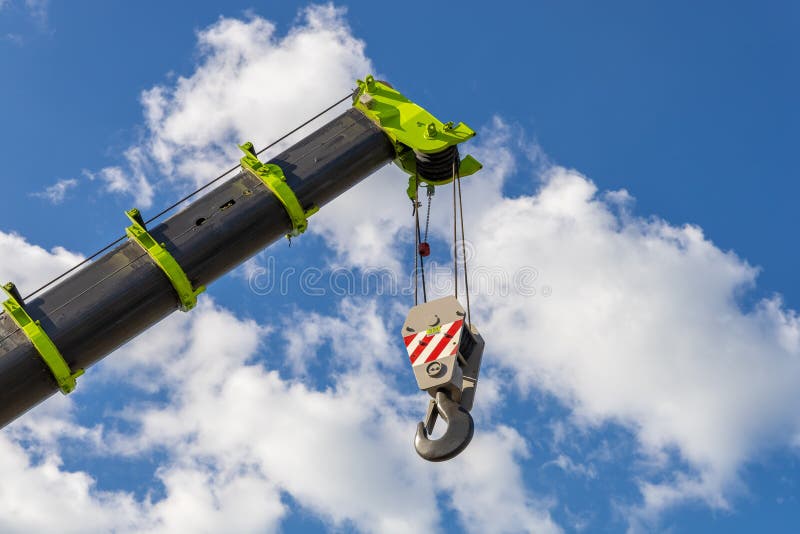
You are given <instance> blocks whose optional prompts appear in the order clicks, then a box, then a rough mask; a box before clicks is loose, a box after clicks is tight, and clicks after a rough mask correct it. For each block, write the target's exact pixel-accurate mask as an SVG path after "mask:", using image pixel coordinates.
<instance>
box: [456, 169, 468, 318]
mask: <svg viewBox="0 0 800 534" xmlns="http://www.w3.org/2000/svg"><path fill="white" fill-rule="evenodd" d="M455 174H456V177H455V182H458V212H459V214H460V216H461V254H462V256H463V258H462V259H463V261H464V294H465V295H466V296H467V324H468V325H469V327H470V328H472V310H471V309H470V304H469V271H467V238H466V237H465V236H464V202H463V201H462V199H461V175H460V174H459V173H458V170H456V171H455Z"/></svg>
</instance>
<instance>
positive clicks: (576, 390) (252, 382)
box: [0, 0, 800, 533]
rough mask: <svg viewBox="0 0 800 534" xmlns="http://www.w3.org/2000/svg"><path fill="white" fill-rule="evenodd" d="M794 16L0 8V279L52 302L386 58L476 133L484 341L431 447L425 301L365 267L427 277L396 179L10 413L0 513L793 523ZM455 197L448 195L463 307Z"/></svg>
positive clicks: (30, 516) (312, 522)
mask: <svg viewBox="0 0 800 534" xmlns="http://www.w3.org/2000/svg"><path fill="white" fill-rule="evenodd" d="M798 24H800V10H798V7H797V6H796V5H795V4H794V3H792V2H788V1H787V2H780V1H775V2H768V3H739V2H709V3H704V5H703V7H699V6H697V5H695V3H693V2H670V3H668V4H663V5H659V6H655V5H653V4H649V5H644V4H642V3H640V2H633V1H631V2H623V1H619V2H611V3H610V4H609V3H603V4H602V5H600V4H599V3H596V2H564V3H560V4H558V5H554V4H553V3H545V2H541V3H539V2H531V3H529V4H528V5H527V6H526V7H520V6H518V5H516V4H514V3H505V4H504V3H500V4H497V3H495V4H493V5H492V7H491V8H489V7H488V6H487V5H485V4H484V3H476V4H470V3H459V4H458V5H457V7H456V4H453V5H452V6H450V7H445V6H431V5H428V4H427V3H422V2H405V3H403V4H402V6H399V5H393V7H392V8H391V10H390V9H389V8H388V4H387V6H384V5H382V4H378V3H374V2H373V3H366V2H364V3H362V2H352V3H341V4H335V5H334V4H302V3H290V2H281V3H278V2H262V3H247V2H240V1H233V2H226V3H225V7H224V8H221V7H220V6H219V5H212V3H211V2H192V3H174V4H170V5H168V6H165V5H158V6H156V5H155V4H152V5H151V4H146V3H145V4H142V3H123V2H105V3H89V2H70V3H66V2H53V3H48V2H47V1H46V0H27V1H23V0H0V72H1V73H2V83H0V99H1V101H2V106H0V123H1V124H2V126H3V127H2V128H0V147H1V148H0V154H2V161H3V165H2V167H0V180H1V181H2V185H3V200H2V207H3V209H2V210H0V280H2V281H3V282H5V281H6V280H13V281H14V282H16V283H17V285H19V286H20V287H21V288H22V291H23V293H25V292H26V291H30V290H32V289H34V288H35V287H37V286H38V285H39V284H41V283H42V282H44V281H46V280H48V279H49V278H51V277H52V276H54V275H56V274H58V273H59V272H62V271H63V270H64V269H66V268H69V267H70V266H72V265H74V264H75V263H76V262H78V261H80V259H81V258H82V257H85V256H87V255H89V254H91V253H92V252H94V251H95V250H96V249H98V248H100V247H102V246H103V245H105V244H106V243H108V242H109V241H112V240H113V239H115V238H116V237H118V236H119V235H120V234H121V233H122V230H123V228H124V226H125V224H126V221H125V219H124V217H123V215H122V212H123V211H124V210H126V209H129V208H130V207H132V206H137V207H139V208H140V209H142V210H143V212H144V213H145V215H147V214H154V213H156V212H157V211H158V210H159V209H160V208H162V207H164V206H167V205H169V204H170V203H171V202H172V201H174V200H175V199H176V198H178V197H179V196H180V195H181V194H183V193H185V192H187V191H189V190H191V189H193V188H194V187H195V186H197V185H200V184H203V183H205V182H206V181H208V180H209V179H211V178H213V177H214V176H216V175H217V174H218V173H219V171H220V170H222V169H225V168H228V167H230V166H231V163H232V162H234V161H236V159H238V155H237V152H238V150H237V149H236V143H239V142H243V141H245V140H252V141H254V142H255V144H256V145H257V146H264V145H266V144H267V143H269V142H270V141H272V140H273V139H275V138H277V137H279V136H280V135H281V134H282V133H283V132H285V131H287V130H289V129H291V128H293V127H294V126H296V125H297V124H299V123H300V122H302V121H303V120H305V119H306V118H307V117H309V116H311V115H313V114H314V113H316V112H317V111H319V110H320V109H322V108H324V107H326V106H327V105H329V104H330V103H332V102H335V101H336V100H338V99H339V98H340V97H342V96H343V95H345V94H347V92H348V91H349V90H350V89H351V88H352V87H353V84H354V80H355V79H357V78H359V77H363V76H364V75H365V74H367V73H375V74H376V75H377V76H378V77H380V78H382V79H386V80H389V81H391V82H392V83H393V84H394V86H395V87H397V88H399V89H400V90H401V91H403V92H404V93H405V94H407V95H409V96H410V97H411V98H413V99H414V100H416V101H417V102H419V103H421V104H422V105H424V106H425V107H427V108H428V109H430V110H431V111H433V112H434V113H435V114H437V115H438V116H439V117H440V118H442V119H445V120H456V121H458V120H461V121H464V122H467V123H468V124H470V125H471V126H472V127H473V128H474V129H476V130H477V131H478V133H479V135H478V137H477V138H476V139H475V140H474V141H473V142H471V143H470V145H469V147H468V150H469V152H470V153H472V154H473V155H475V156H476V157H478V158H479V159H480V160H481V161H483V162H484V164H485V169H484V171H482V172H481V173H480V174H478V175H476V176H474V177H470V178H468V179H465V183H464V195H465V210H466V234H467V239H468V241H469V243H470V259H471V266H472V269H473V271H472V275H473V288H474V289H475V294H473V297H472V304H473V314H474V316H475V323H476V324H477V326H478V327H479V329H480V330H481V332H482V333H483V335H484V337H485V338H486V340H487V349H486V354H485V356H484V369H483V374H482V378H481V383H480V385H479V388H478V397H477V401H476V406H475V410H474V416H475V420H476V427H477V430H476V436H475V439H474V441H473V443H472V444H471V445H470V447H469V448H468V449H467V451H466V452H465V453H463V454H462V455H461V456H459V457H458V458H457V459H455V460H453V461H450V462H447V463H445V464H428V463H426V462H424V461H422V460H420V459H419V458H418V457H417V456H416V454H415V453H414V450H413V446H412V439H413V434H414V431H415V426H416V422H417V421H418V420H419V419H420V418H421V417H422V415H423V413H424V409H425V406H426V402H427V400H426V397H425V395H424V394H423V393H421V392H419V391H417V390H416V387H415V382H414V379H413V377H412V374H411V371H410V369H409V368H408V365H407V363H406V362H407V359H406V357H405V354H404V347H403V344H402V341H401V338H400V335H399V331H400V326H401V325H402V322H403V319H404V317H405V313H406V312H407V311H408V308H409V307H410V305H411V304H412V302H411V298H410V296H409V295H408V294H406V293H404V292H402V291H395V292H392V291H379V290H377V288H376V287H375V286H374V285H370V283H362V280H363V279H364V275H365V274H368V273H371V272H374V270H375V269H387V270H389V271H390V272H392V273H394V274H395V275H396V277H397V280H398V281H399V283H400V285H401V286H403V282H406V281H407V276H408V272H409V270H410V268H411V267H412V266H413V258H412V257H410V255H409V251H410V250H411V248H410V247H411V240H412V235H413V234H412V233H411V228H412V227H411V224H412V222H413V221H412V218H411V216H410V209H409V205H408V199H407V198H406V197H405V192H404V191H405V182H406V179H405V176H404V175H403V173H402V172H401V171H399V170H398V169H396V168H394V167H391V166H387V167H386V168H384V169H381V170H380V171H378V172H377V173H376V174H375V175H373V176H372V177H370V178H369V179H367V180H366V181H365V182H363V183H362V184H361V185H359V186H357V187H356V188H354V189H353V190H351V191H350V192H348V193H347V194H346V195H344V196H343V197H341V198H340V199H338V200H336V201H335V202H333V203H332V204H330V205H329V206H327V207H326V208H325V209H323V210H322V211H321V212H320V213H319V214H318V215H315V216H314V217H313V218H312V219H311V225H310V232H309V233H308V234H306V235H304V236H302V237H301V238H299V239H297V240H296V241H295V242H294V244H293V246H292V247H291V248H289V246H288V244H287V243H286V242H280V243H276V244H275V245H273V246H272V247H270V248H269V249H267V250H266V251H264V252H263V253H262V254H260V255H258V256H257V257H255V258H253V259H252V260H250V261H249V262H248V263H247V264H245V265H244V266H242V267H241V268H239V269H237V270H236V271H234V272H233V273H232V274H231V275H229V276H227V277H226V278H224V279H223V280H221V281H219V282H218V283H216V284H215V285H213V286H212V287H211V288H210V289H209V291H208V292H207V293H206V294H204V295H203V296H202V297H201V299H200V300H201V303H200V305H199V307H198V308H197V309H196V310H194V311H192V312H191V313H189V314H175V315H173V316H172V317H170V318H169V319H167V320H166V321H165V322H164V323H162V324H160V325H158V326H157V327H155V328H153V329H152V330H151V331H148V332H147V333H146V334H144V335H142V336H140V337H139V338H137V339H136V340H134V341H133V342H132V343H130V344H129V345H127V346H125V347H123V348H121V349H120V350H118V351H117V352H116V353H114V354H112V355H111V356H109V357H108V358H107V359H106V360H105V361H103V362H102V363H101V364H99V365H97V366H96V367H94V368H92V369H90V370H89V371H88V372H87V373H86V375H85V376H83V377H81V379H80V380H79V387H78V390H77V391H76V392H75V393H74V394H72V395H70V396H69V397H64V396H61V395H58V396H55V397H53V398H52V399H50V400H48V401H47V402H45V403H43V404H42V405H40V406H39V407H37V408H36V409H34V410H33V411H31V412H30V413H28V414H27V415H25V416H24V417H23V418H21V419H19V420H17V421H16V422H15V423H13V424H12V425H10V426H9V427H7V428H6V429H4V430H3V431H2V432H0V472H2V473H3V477H2V478H3V480H2V482H1V483H0V531H2V532H39V531H48V530H51V529H52V526H53V521H54V518H57V521H58V524H59V530H60V531H63V532H72V531H80V532H108V531H117V532H140V531H147V532H274V531H281V532H324V531H336V532H381V533H383V532H387V533H392V532H398V533H399V532H408V531H429V532H460V531H466V532H475V533H478V532H480V533H484V532H487V533H493V532H498V533H499V532H537V533H538V532H545V533H549V532H598V531H600V532H619V531H625V530H628V531H630V532H653V531H669V532H709V531H718V532H752V531H755V530H761V531H769V532H796V531H797V529H798V526H800V512H798V511H797V510H798V493H799V492H800V488H798V480H799V479H800V464H799V463H798V455H797V453H798V446H800V416H799V415H798V410H797V407H798V405H800V318H798V315H797V312H796V311H795V310H797V309H798V308H800V287H799V286H798V285H797V283H796V281H795V278H796V273H797V272H798V270H800V253H799V252H798V249H797V247H796V246H794V244H793V240H792V239H791V236H793V235H794V229H796V228H798V226H799V225H800V215H799V214H798V211H797V210H796V208H795V204H796V199H797V198H798V195H799V194H800V186H799V185H798V180H797V178H798V173H797V162H796V157H795V154H796V145H797V140H798V137H797V130H798V126H800V107H798V106H797V101H796V95H797V94H798V93H800V77H799V76H798V71H797V68H796V66H797V64H798V60H800V39H798V35H797V32H796V28H797V26H798ZM344 109H346V105H345V106H344V107H340V108H339V109H338V110H337V111H336V112H335V113H338V112H341V111H343V110H344ZM333 116H334V115H330V116H328V117H327V119H330V118H332V117H333ZM320 124H322V123H317V124H315V125H312V126H310V127H309V128H307V129H306V130H305V131H306V132H309V131H312V130H313V129H314V128H315V127H318V126H319V125H320ZM299 135H302V133H301V134H299ZM297 139H299V136H295V137H293V138H292V139H290V140H289V141H287V142H288V143H291V142H293V141H296V140H297ZM282 146H286V145H285V144H284V145H282ZM273 153H274V152H273ZM450 216H451V214H450V212H449V210H448V202H447V201H446V198H442V195H441V194H440V195H439V196H436V197H434V202H433V216H432V235H433V237H432V246H433V250H434V253H433V258H432V259H433V261H434V265H432V267H433V268H436V269H437V270H438V271H437V272H438V273H439V277H438V278H439V279H440V281H442V284H441V286H440V287H439V288H438V289H437V291H439V292H442V293H443V292H445V291H446V290H447V288H446V284H445V282H447V280H448V276H449V275H448V269H449V265H450V262H451V257H450V255H449V253H448V245H447V238H448V235H449V234H448V231H449V230H450V228H451V227H450V226H449V224H450ZM787 239H789V241H786V240H787ZM307 268H313V269H315V271H314V272H315V273H321V276H320V279H319V280H318V281H317V282H314V283H313V285H314V287H312V288H309V287H308V283H307V282H308V280H307V279H303V278H302V272H303V270H304V269H307ZM342 273H352V276H353V279H354V280H355V281H356V283H355V284H354V285H353V287H349V288H346V290H345V291H342V290H341V284H339V285H337V284H336V281H337V280H340V279H341V275H342ZM282 277H283V278H282ZM367 279H368V280H369V277H367ZM281 281H283V282H284V283H281Z"/></svg>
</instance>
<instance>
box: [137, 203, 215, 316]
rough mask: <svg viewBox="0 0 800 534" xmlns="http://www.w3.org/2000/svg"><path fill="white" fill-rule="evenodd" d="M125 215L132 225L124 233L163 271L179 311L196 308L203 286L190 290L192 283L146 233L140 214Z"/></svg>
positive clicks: (175, 262)
mask: <svg viewBox="0 0 800 534" xmlns="http://www.w3.org/2000/svg"><path fill="white" fill-rule="evenodd" d="M125 215H127V216H128V218H129V219H130V220H131V222H132V223H133V224H132V225H131V226H129V227H127V228H126V229H125V233H126V234H127V235H128V237H130V238H131V239H132V240H133V241H135V242H136V243H138V245H139V246H140V247H142V249H144V251H145V252H147V254H148V255H149V256H150V258H151V259H152V260H153V261H154V262H155V264H156V265H158V267H159V268H160V269H161V270H162V271H164V274H165V275H167V278H169V281H170V283H171V284H172V287H174V288H175V292H176V293H177V294H178V298H179V299H180V301H181V311H185V312H188V311H189V310H191V309H192V308H194V307H195V306H197V296H198V295H199V294H200V293H202V292H203V291H205V290H206V288H205V287H203V286H200V287H198V288H197V289H193V288H192V283H191V282H190V281H189V278H188V277H187V276H186V273H185V272H184V271H183V268H181V266H180V265H178V262H177V261H175V258H173V257H172V254H170V253H169V252H168V251H167V249H166V245H165V244H164V243H159V242H158V241H156V240H155V239H153V236H151V235H150V232H148V231H147V228H145V225H144V220H143V219H142V214H141V213H140V212H139V210H137V209H132V210H129V211H126V212H125Z"/></svg>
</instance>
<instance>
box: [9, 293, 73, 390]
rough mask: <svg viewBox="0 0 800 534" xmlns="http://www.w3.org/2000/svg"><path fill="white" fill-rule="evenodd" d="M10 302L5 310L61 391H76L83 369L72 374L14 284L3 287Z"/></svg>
mask: <svg viewBox="0 0 800 534" xmlns="http://www.w3.org/2000/svg"><path fill="white" fill-rule="evenodd" d="M3 291H5V293H6V295H8V300H6V301H5V302H3V310H5V312H6V313H7V314H8V316H9V317H11V319H12V320H13V321H14V322H15V323H16V324H17V326H18V327H19V328H20V330H22V332H23V333H24V334H25V335H26V336H27V337H28V339H29V340H30V342H31V343H32V344H33V346H34V347H35V348H36V350H37V351H38V352H39V355H40V356H41V357H42V360H44V363H45V364H46V365H47V367H49V368H50V372H51V373H53V378H55V380H56V383H57V384H58V387H59V389H60V390H61V392H62V393H63V394H64V395H67V394H69V393H71V392H72V391H74V390H75V386H76V384H77V383H76V380H75V379H76V378H78V377H79V376H81V375H82V374H83V369H78V370H77V371H75V372H72V369H70V368H69V365H68V364H67V362H66V360H64V357H63V356H62V355H61V353H60V352H59V351H58V348H57V347H56V346H55V344H54V343H53V341H52V340H51V339H50V336H48V335H47V333H46V332H45V331H44V329H43V328H42V325H41V323H40V322H39V321H34V320H33V319H31V316H30V315H28V312H27V311H25V308H24V306H23V305H22V298H21V297H20V295H19V292H18V291H17V288H16V287H15V286H14V284H12V283H8V284H6V285H4V286H3Z"/></svg>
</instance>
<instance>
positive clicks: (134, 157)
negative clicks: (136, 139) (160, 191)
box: [83, 147, 155, 209]
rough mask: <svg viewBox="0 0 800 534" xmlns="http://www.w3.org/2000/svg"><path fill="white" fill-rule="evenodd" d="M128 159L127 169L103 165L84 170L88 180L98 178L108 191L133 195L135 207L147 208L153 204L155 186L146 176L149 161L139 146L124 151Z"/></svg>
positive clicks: (150, 166)
mask: <svg viewBox="0 0 800 534" xmlns="http://www.w3.org/2000/svg"><path fill="white" fill-rule="evenodd" d="M125 158H126V159H127V161H128V167H127V169H123V168H122V167H118V166H114V167H105V168H103V169H100V171H98V172H96V173H94V172H91V171H88V170H84V171H83V173H84V175H85V176H86V177H87V178H89V179H90V180H98V179H99V180H100V181H102V182H103V184H104V190H105V191H106V192H108V193H114V194H118V195H127V196H131V197H133V201H134V202H135V203H136V207H138V208H140V209H147V208H149V207H151V206H152V205H153V197H154V196H155V188H154V186H153V185H152V184H151V183H150V180H149V179H148V178H147V174H146V172H145V171H146V170H147V169H150V168H152V165H150V162H149V161H148V159H147V157H146V156H145V154H144V151H143V150H142V149H141V148H139V147H130V148H128V149H127V150H126V151H125Z"/></svg>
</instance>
